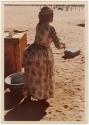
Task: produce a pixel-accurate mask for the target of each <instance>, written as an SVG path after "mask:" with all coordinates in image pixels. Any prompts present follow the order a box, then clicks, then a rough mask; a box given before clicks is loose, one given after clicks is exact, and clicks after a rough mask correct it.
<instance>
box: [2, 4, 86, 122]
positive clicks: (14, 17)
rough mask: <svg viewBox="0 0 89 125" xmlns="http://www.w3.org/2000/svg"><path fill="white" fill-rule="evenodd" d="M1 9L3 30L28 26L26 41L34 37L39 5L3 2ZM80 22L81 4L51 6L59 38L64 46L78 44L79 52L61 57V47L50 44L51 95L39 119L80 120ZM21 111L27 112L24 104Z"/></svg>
mask: <svg viewBox="0 0 89 125" xmlns="http://www.w3.org/2000/svg"><path fill="white" fill-rule="evenodd" d="M4 9H5V10H4V14H5V16H4V21H5V23H4V28H5V30H10V29H18V30H29V31H28V32H27V34H28V43H30V44H31V43H32V42H33V41H34V36H35V28H36V24H37V23H38V12H39V9H40V7H31V6H6V7H5V8H4ZM81 23H85V10H84V8H82V9H81V10H79V9H77V10H72V11H61V10H54V20H53V23H52V25H53V26H54V27H55V29H56V31H57V34H58V36H59V38H60V39H61V42H64V43H65V44H66V47H67V48H71V47H72V48H75V47H77V48H80V49H81V54H80V55H79V56H76V57H74V58H71V59H64V58H63V55H64V49H61V50H57V49H56V48H55V46H54V45H53V44H52V50H53V54H54V59H55V97H54V98H53V99H49V100H48V102H49V104H50V106H49V107H48V108H47V109H46V110H45V115H43V117H41V118H40V119H38V120H40V121H83V120H84V118H85V114H84V113H85V27H80V26H77V24H81ZM28 108H29V106H28ZM14 110H15V109H14ZM16 111H17V110H16ZM16 111H15V113H16ZM25 111H26V113H27V111H28V109H26V110H25V107H24V110H21V112H20V113H22V114H24V112H25ZM12 112H13V109H12ZM26 113H25V115H26ZM8 114H10V110H6V111H5V116H6V115H8ZM18 116H19V115H18ZM13 117H14V118H12V116H11V115H10V117H9V119H10V120H13V119H14V120H17V121H19V120H21V121H23V120H25V121H26V118H25V116H24V117H22V119H21V117H20V119H19V118H17V119H15V115H13ZM27 117H28V118H27V121H30V120H31V119H30V116H29V113H28V115H27ZM24 118H25V119H24ZM34 120H37V119H34Z"/></svg>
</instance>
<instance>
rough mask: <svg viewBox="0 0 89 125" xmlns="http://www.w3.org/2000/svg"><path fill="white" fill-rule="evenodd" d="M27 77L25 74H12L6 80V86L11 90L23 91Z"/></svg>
mask: <svg viewBox="0 0 89 125" xmlns="http://www.w3.org/2000/svg"><path fill="white" fill-rule="evenodd" d="M24 81H25V77H24V73H23V72H17V73H14V74H11V75H9V76H7V77H6V78H5V84H6V85H7V86H8V88H9V89H10V90H13V91H15V90H16V89H19V90H20V89H22V87H23V85H24Z"/></svg>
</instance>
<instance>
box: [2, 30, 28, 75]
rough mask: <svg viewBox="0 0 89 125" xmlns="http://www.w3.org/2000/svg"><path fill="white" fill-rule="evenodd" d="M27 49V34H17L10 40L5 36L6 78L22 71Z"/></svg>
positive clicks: (6, 34)
mask: <svg viewBox="0 0 89 125" xmlns="http://www.w3.org/2000/svg"><path fill="white" fill-rule="evenodd" d="M26 47H27V34H26V33H25V32H22V33H15V34H14V35H13V37H11V38H9V37H8V33H5V36H4V73H5V74H4V76H5V77H6V76H8V75H10V74H12V73H15V72H19V71H21V68H22V58H23V51H24V49H25V48H26Z"/></svg>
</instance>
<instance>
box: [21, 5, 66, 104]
mask: <svg viewBox="0 0 89 125" xmlns="http://www.w3.org/2000/svg"><path fill="white" fill-rule="evenodd" d="M38 17H39V23H38V24H37V26H36V35H35V40H34V43H33V44H31V45H30V46H28V47H27V48H26V49H25V51H24V69H25V84H24V90H23V93H24V95H25V94H26V95H27V96H29V99H30V97H31V96H32V97H33V98H35V99H38V101H41V102H44V101H46V100H47V99H48V98H53V97H54V86H55V84H54V67H53V64H54V58H53V53H52V50H51V48H50V45H51V43H52V42H53V43H54V45H55V47H56V48H58V49H61V48H63V47H64V44H63V43H60V40H59V38H58V37H57V34H56V31H55V28H54V27H53V26H51V25H50V24H49V23H51V22H52V21H53V10H51V9H50V8H49V7H43V8H42V9H41V11H40V12H39V16H38Z"/></svg>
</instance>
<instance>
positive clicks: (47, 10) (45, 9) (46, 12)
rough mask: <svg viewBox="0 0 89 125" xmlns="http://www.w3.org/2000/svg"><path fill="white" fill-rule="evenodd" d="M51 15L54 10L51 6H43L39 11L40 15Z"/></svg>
mask: <svg viewBox="0 0 89 125" xmlns="http://www.w3.org/2000/svg"><path fill="white" fill-rule="evenodd" d="M49 14H50V15H51V14H53V10H52V9H50V8H49V7H43V8H42V9H41V11H40V12H39V15H49Z"/></svg>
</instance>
